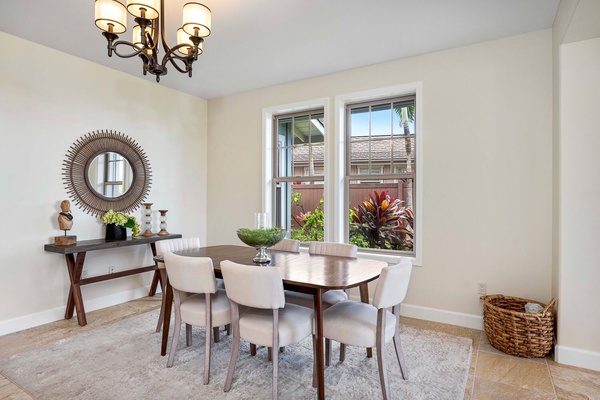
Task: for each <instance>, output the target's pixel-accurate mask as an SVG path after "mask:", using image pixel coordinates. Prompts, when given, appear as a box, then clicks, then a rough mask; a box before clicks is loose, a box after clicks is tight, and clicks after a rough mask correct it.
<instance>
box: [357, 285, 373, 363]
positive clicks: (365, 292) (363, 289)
mask: <svg viewBox="0 0 600 400" xmlns="http://www.w3.org/2000/svg"><path fill="white" fill-rule="evenodd" d="M358 288H359V290H360V301H362V302H363V303H367V304H369V284H367V283H364V284H362V285H360V286H359V287H358ZM367 357H368V358H372V357H373V349H372V348H370V347H367Z"/></svg>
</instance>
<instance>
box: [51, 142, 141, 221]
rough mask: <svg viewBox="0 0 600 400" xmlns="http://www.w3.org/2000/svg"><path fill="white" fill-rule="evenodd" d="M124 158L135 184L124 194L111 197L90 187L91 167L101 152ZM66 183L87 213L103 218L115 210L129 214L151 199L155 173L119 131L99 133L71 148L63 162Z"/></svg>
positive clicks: (73, 196) (72, 197)
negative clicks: (129, 167)
mask: <svg viewBox="0 0 600 400" xmlns="http://www.w3.org/2000/svg"><path fill="white" fill-rule="evenodd" d="M104 152H113V153H119V154H120V155H122V156H123V157H124V158H125V159H126V160H127V161H128V162H129V165H130V166H131V170H132V172H133V181H132V183H131V187H130V188H129V190H127V192H125V193H124V194H123V195H121V196H119V197H115V198H112V199H111V198H108V197H105V196H102V195H100V194H99V193H98V192H96V191H95V190H94V189H93V188H91V187H90V185H89V180H88V177H87V173H88V167H89V165H90V163H91V162H92V160H93V159H94V158H95V157H96V156H98V155H99V154H101V153H104ZM62 175H63V181H64V184H65V187H66V189H67V192H68V193H69V196H70V197H71V199H72V200H73V201H74V202H75V203H76V204H77V206H79V207H81V208H82V209H83V210H84V211H85V212H87V213H88V214H92V215H96V216H99V217H100V216H102V215H103V214H104V213H105V212H107V211H108V210H110V209H112V210H114V211H123V212H126V213H130V212H131V211H133V210H135V209H136V208H138V207H139V206H140V205H141V204H142V203H143V202H144V201H145V200H146V197H147V196H148V193H149V191H150V185H151V184H152V170H151V168H150V162H149V161H148V157H146V153H144V150H143V149H142V148H141V147H140V145H138V144H137V143H136V142H135V141H134V140H133V139H131V138H130V137H128V136H126V135H125V134H123V133H120V132H116V131H115V132H113V131H112V130H110V131H109V130H100V131H96V132H91V133H87V134H85V135H83V136H82V137H80V138H79V139H77V141H76V142H75V143H73V145H72V146H71V147H70V148H69V150H68V151H67V154H66V159H65V160H64V161H63V173H62Z"/></svg>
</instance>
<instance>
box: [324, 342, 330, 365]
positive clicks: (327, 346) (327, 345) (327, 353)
mask: <svg viewBox="0 0 600 400" xmlns="http://www.w3.org/2000/svg"><path fill="white" fill-rule="evenodd" d="M330 364H331V339H325V366H326V367H329V365H330Z"/></svg>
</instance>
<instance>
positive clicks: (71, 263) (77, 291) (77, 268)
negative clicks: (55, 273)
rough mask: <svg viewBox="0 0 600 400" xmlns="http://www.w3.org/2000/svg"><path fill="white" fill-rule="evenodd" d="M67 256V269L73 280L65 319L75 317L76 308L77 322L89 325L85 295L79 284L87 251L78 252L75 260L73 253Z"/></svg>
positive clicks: (81, 324)
mask: <svg viewBox="0 0 600 400" xmlns="http://www.w3.org/2000/svg"><path fill="white" fill-rule="evenodd" d="M65 258H66V260H67V269H68V270H69V279H70V280H71V287H70V288H69V297H68V298H67V309H66V311H65V319H71V318H73V310H74V309H76V310H77V322H78V323H79V325H80V326H85V325H87V318H86V317H85V308H84V307H83V297H82V296H81V287H80V285H79V280H80V279H81V273H82V271H83V262H84V261H85V251H82V252H79V253H77V260H75V257H74V256H73V254H65Z"/></svg>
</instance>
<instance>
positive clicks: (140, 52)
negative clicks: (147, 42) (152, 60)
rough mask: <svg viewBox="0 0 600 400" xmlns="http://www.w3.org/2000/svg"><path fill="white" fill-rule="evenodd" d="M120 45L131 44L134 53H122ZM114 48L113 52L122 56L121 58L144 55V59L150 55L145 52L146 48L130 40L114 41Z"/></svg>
mask: <svg viewBox="0 0 600 400" xmlns="http://www.w3.org/2000/svg"><path fill="white" fill-rule="evenodd" d="M120 45H127V46H129V47H130V48H131V49H133V50H134V52H133V53H129V54H121V53H119V51H118V50H117V46H120ZM112 50H113V52H114V53H115V54H116V55H117V56H119V57H121V58H131V57H135V56H138V55H139V56H142V57H144V59H146V60H148V55H147V54H146V53H144V49H143V48H139V47H138V46H136V45H134V44H133V43H130V42H126V41H124V40H119V41H118V42H116V43H114V44H113V46H112Z"/></svg>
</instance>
